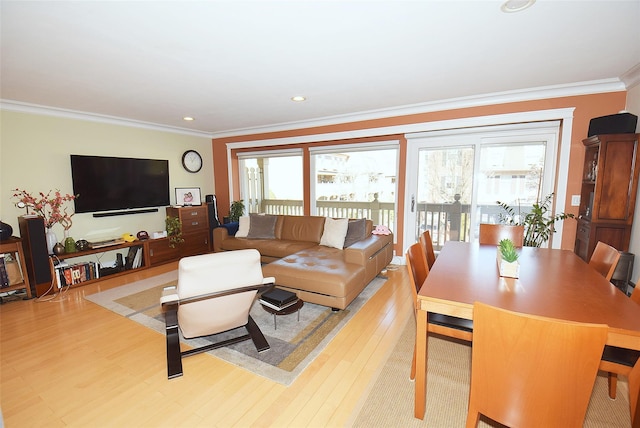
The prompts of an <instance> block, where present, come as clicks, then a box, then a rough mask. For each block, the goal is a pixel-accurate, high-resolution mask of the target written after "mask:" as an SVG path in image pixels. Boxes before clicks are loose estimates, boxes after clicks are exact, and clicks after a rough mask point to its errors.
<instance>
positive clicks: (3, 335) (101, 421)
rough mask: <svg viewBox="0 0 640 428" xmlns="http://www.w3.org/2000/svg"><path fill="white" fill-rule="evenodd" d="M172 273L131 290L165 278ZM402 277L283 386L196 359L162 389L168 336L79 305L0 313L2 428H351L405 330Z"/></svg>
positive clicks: (74, 299)
mask: <svg viewBox="0 0 640 428" xmlns="http://www.w3.org/2000/svg"><path fill="white" fill-rule="evenodd" d="M175 267H176V265H175V264H169V265H165V266H161V267H158V268H154V269H149V270H147V271H144V272H140V273H139V274H137V275H130V276H128V277H127V280H126V281H127V282H132V281H135V280H139V279H143V278H146V277H149V276H153V275H157V274H160V273H163V272H166V271H169V270H172V269H175ZM406 274H407V273H406V269H405V268H404V267H401V268H399V269H398V270H396V271H389V272H388V277H389V280H388V281H387V282H386V283H385V285H384V286H383V288H382V289H381V290H380V291H379V292H378V293H377V294H376V295H375V296H374V297H373V298H372V299H371V300H370V301H369V302H368V303H367V304H366V305H365V306H364V308H363V309H362V310H360V312H358V314H356V316H355V317H354V318H353V319H352V320H351V321H350V322H349V323H348V324H347V325H346V327H345V328H344V329H343V330H342V331H341V332H340V333H339V334H338V336H337V337H336V338H335V339H334V340H333V341H332V342H331V343H330V344H329V345H328V346H327V348H326V349H325V350H324V352H322V354H320V356H319V357H318V358H316V359H315V360H314V361H313V363H312V364H311V365H310V366H309V367H308V368H307V369H306V370H305V371H304V372H303V374H302V375H301V376H300V377H299V378H298V379H297V380H296V382H294V383H293V384H292V385H291V386H289V387H284V386H282V385H280V384H277V383H274V382H272V381H270V380H267V379H265V378H262V377H260V376H257V375H254V374H252V373H250V372H248V371H245V370H243V369H241V368H237V367H235V366H233V365H230V364H228V363H226V362H224V361H222V360H219V359H216V358H215V357H213V356H210V355H206V354H200V355H197V356H193V357H189V358H186V359H185V360H184V370H185V374H184V376H182V377H180V378H177V379H173V380H167V377H166V365H165V364H166V360H165V358H166V357H165V342H164V336H163V335H161V334H158V333H157V332H154V331H152V330H151V329H148V328H145V327H143V326H141V325H139V324H137V323H135V322H133V321H130V320H128V319H126V318H124V317H122V316H119V315H116V314H114V313H112V312H110V311H108V310H106V309H103V308H101V307H99V306H97V305H95V304H93V303H91V302H89V301H87V300H85V299H84V298H83V296H84V295H89V294H93V293H96V292H99V291H103V290H105V289H108V288H112V287H117V286H121V285H123V283H124V282H125V279H123V278H115V279H112V280H107V281H103V282H101V283H97V284H90V285H88V286H84V287H79V288H76V289H73V290H70V291H69V293H68V294H67V295H66V297H65V298H64V300H62V301H59V300H57V299H54V300H52V301H47V302H44V301H38V300H36V299H33V300H28V301H14V302H9V303H6V304H3V305H1V306H0V346H1V348H0V357H1V358H0V363H1V366H0V370H1V373H0V381H1V383H0V394H1V395H0V404H1V408H2V413H3V417H4V423H5V426H6V427H7V428H18V427H20V428H23V427H48V428H52V427H63V426H76V427H107V426H114V427H179V426H184V427H197V426H207V427H213V426H220V427H227V426H240V427H244V426H265V427H266V426H274V427H284V426H296V427H298V426H299V427H302V426H310V427H333V426H348V425H349V423H350V421H351V420H352V418H353V414H354V412H357V410H358V407H359V405H361V404H362V403H361V400H362V398H363V396H366V393H367V391H368V388H370V387H371V385H372V380H373V379H374V377H375V375H376V374H377V372H378V370H380V369H381V366H382V364H384V362H385V361H386V357H387V355H388V354H389V353H390V352H391V350H392V349H393V346H394V345H395V343H396V340H397V338H398V336H399V334H400V333H401V332H402V329H403V328H404V326H405V324H406V322H407V320H408V319H409V318H412V317H413V315H412V314H413V307H412V302H411V294H410V292H409V288H408V284H407V282H406V281H405V280H406ZM0 425H1V424H0Z"/></svg>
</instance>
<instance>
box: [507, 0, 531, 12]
mask: <svg viewBox="0 0 640 428" xmlns="http://www.w3.org/2000/svg"><path fill="white" fill-rule="evenodd" d="M535 2H536V0H507V1H506V2H504V3H503V4H502V6H500V9H501V10H502V11H503V12H506V13H512V12H520V11H521V10H525V9H527V8H528V7H531V5H533V4H534V3H535Z"/></svg>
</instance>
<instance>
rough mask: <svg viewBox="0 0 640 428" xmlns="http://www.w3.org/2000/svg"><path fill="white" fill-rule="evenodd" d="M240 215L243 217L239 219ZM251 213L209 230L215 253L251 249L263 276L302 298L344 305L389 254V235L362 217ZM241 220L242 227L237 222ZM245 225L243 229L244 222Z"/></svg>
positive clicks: (390, 235)
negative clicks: (230, 224) (235, 226)
mask: <svg viewBox="0 0 640 428" xmlns="http://www.w3.org/2000/svg"><path fill="white" fill-rule="evenodd" d="M243 219H244V220H245V221H244V222H243ZM346 222H347V220H346V219H330V218H325V217H320V216H293V215H277V216H270V215H257V214H252V215H251V216H249V217H245V218H241V219H240V228H239V229H240V230H238V232H237V233H236V234H235V235H234V234H233V230H230V229H231V228H230V227H218V228H216V229H214V230H213V249H214V251H215V252H220V251H233V250H239V249H246V248H255V249H257V250H258V251H259V252H260V255H261V260H262V262H263V263H266V264H265V265H263V267H262V270H263V273H264V275H265V276H273V277H275V279H276V285H277V286H278V287H279V288H283V289H285V290H289V291H292V292H294V293H296V294H297V295H298V297H299V298H300V299H302V300H304V301H306V302H311V303H316V304H319V305H324V306H328V307H331V308H333V309H334V310H337V309H345V308H346V307H347V306H348V305H349V303H351V301H353V299H355V298H356V296H358V294H359V293H360V292H361V291H362V290H363V289H364V288H365V287H366V286H367V284H368V283H369V282H370V281H371V280H372V279H373V278H375V277H376V275H378V274H379V273H380V271H381V270H382V269H384V268H385V267H386V266H387V265H388V264H389V262H391V259H392V258H393V235H392V234H389V235H374V234H372V231H373V222H372V221H371V220H367V219H360V220H348V226H347V230H346V233H344V234H343V232H344V227H345V226H344V225H345V223H346ZM243 223H244V225H243ZM247 223H248V224H249V226H248V229H249V230H248V231H247V227H246V224H247Z"/></svg>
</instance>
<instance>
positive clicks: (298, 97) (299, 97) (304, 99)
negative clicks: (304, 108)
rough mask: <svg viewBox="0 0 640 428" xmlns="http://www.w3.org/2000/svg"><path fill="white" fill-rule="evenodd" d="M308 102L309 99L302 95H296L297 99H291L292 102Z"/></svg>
mask: <svg viewBox="0 0 640 428" xmlns="http://www.w3.org/2000/svg"><path fill="white" fill-rule="evenodd" d="M306 100H307V97H303V96H302V95H296V96H295V97H291V101H296V102H302V101H306Z"/></svg>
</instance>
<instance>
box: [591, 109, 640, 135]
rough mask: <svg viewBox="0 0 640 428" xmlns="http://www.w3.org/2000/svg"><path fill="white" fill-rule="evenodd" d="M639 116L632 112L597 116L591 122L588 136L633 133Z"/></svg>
mask: <svg viewBox="0 0 640 428" xmlns="http://www.w3.org/2000/svg"><path fill="white" fill-rule="evenodd" d="M637 124H638V116H636V115H635V114H631V113H618V114H610V115H609V116H601V117H595V118H593V119H591V121H590V122H589V133H588V134H587V136H588V137H591V136H592V135H602V134H633V133H635V132H636V125H637Z"/></svg>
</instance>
